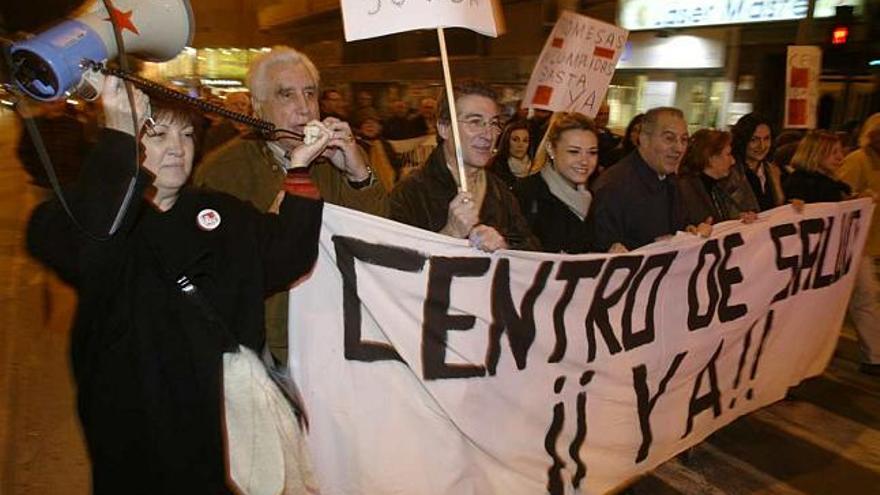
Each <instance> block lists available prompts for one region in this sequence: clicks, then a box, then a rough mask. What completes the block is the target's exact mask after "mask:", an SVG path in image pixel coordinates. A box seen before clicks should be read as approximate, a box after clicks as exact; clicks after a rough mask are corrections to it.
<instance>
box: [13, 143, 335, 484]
mask: <svg viewBox="0 0 880 495" xmlns="http://www.w3.org/2000/svg"><path fill="white" fill-rule="evenodd" d="M134 146H135V143H134V140H133V138H132V137H131V136H128V135H126V134H122V133H119V132H115V131H105V132H104V134H103V135H102V139H101V141H100V142H99V144H98V146H97V147H96V149H95V150H94V151H93V153H92V155H91V157H90V159H89V160H87V162H86V165H85V169H84V172H83V176H82V177H81V180H80V183H79V184H78V187H77V189H75V190H73V191H71V192H70V194H69V199H70V201H71V204H72V207H73V210H74V213H75V214H76V215H77V217H78V219H79V220H80V221H81V222H82V223H83V225H84V226H85V227H86V228H88V229H89V231H91V232H93V233H99V232H102V231H103V232H107V230H108V225H110V223H111V222H112V219H113V218H114V215H115V212H116V208H117V207H118V204H119V198H120V197H121V195H122V191H124V189H125V186H126V184H127V183H128V180H127V179H128V176H129V175H130V174H131V171H132V168H133V164H134V163H135V156H134V149H135V148H134ZM148 180H149V179H148V178H147V174H145V173H143V172H142V173H140V174H139V178H138V181H137V183H136V187H135V189H134V194H135V195H134V196H133V197H134V198H135V199H134V200H133V201H132V203H131V206H130V207H129V208H128V210H127V212H126V214H125V216H124V219H123V222H122V224H121V225H122V226H121V228H120V229H119V231H118V232H117V233H116V234H115V235H114V236H113V237H112V238H111V239H109V240H106V241H100V240H93V239H90V238H88V237H86V236H84V235H83V234H82V233H80V232H79V231H78V230H77V229H76V228H75V227H74V226H73V224H72V223H71V221H70V219H69V218H68V217H67V216H66V215H65V213H64V212H63V210H62V209H61V208H60V207H59V205H58V204H57V203H56V202H54V201H53V202H48V203H44V204H43V205H41V206H40V207H38V209H37V210H36V211H35V213H34V215H33V217H32V218H31V221H30V224H29V226H28V247H29V249H30V251H31V252H32V253H33V254H34V255H35V256H36V257H37V258H39V259H41V260H42V261H44V262H45V263H47V264H48V265H50V266H51V267H53V268H54V269H55V270H57V271H58V272H59V274H60V275H61V276H62V277H63V278H65V279H67V280H69V281H71V282H72V283H73V284H74V285H75V287H76V289H77V292H78V295H79V307H78V310H77V314H76V319H75V322H74V328H73V333H72V345H71V353H72V361H73V369H74V375H75V379H76V385H77V401H78V409H79V415H80V420H81V421H82V425H83V431H84V432H85V436H86V441H87V444H88V449H89V455H90V457H91V459H92V468H93V476H92V480H93V484H94V492H95V493H107V494H117V493H128V494H132V493H136V494H148V493H149V494H156V493H198V494H201V493H204V494H211V495H214V494H218V493H228V489H227V488H226V479H225V469H224V449H223V437H222V427H221V425H222V421H221V406H222V397H223V396H222V384H221V383H222V382H221V371H222V370H221V368H222V354H223V352H226V351H230V350H234V349H236V348H237V345H238V344H242V345H245V346H247V347H250V348H251V349H254V350H255V351H259V350H260V349H261V347H262V345H263V341H264V327H263V298H264V296H265V295H266V294H267V293H268V292H270V291H273V290H275V291H277V290H283V289H284V288H285V287H287V285H288V284H289V283H291V282H292V281H294V280H295V279H296V278H298V277H300V276H302V275H304V274H305V273H307V271H308V270H309V269H310V268H311V266H312V265H313V263H314V261H315V259H316V257H317V238H318V233H319V230H320V225H321V211H322V203H321V202H317V201H312V200H307V199H303V198H295V197H287V198H286V199H285V200H284V201H283V202H282V205H281V211H280V214H278V215H271V214H261V213H258V212H257V211H256V210H255V209H254V208H253V207H251V206H250V205H248V204H246V203H243V202H241V201H239V200H237V199H235V198H233V197H231V196H228V195H224V194H220V193H209V192H204V191H198V190H184V191H183V192H182V193H181V195H180V197H179V198H178V200H177V202H176V203H175V204H174V206H173V208H171V209H170V210H168V211H166V212H164V213H160V212H159V211H157V210H155V209H154V208H153V207H152V205H151V204H150V203H148V202H146V201H145V200H142V199H141V198H142V196H143V192H144V190H145V188H146V186H147V185H148ZM206 209H213V210H215V211H216V212H217V213H218V214H219V216H220V224H219V226H217V227H216V228H215V229H213V230H203V229H202V228H200V227H199V224H198V222H197V220H196V218H197V216H198V215H199V213H201V212H204V211H205V210H206ZM180 275H186V276H187V277H189V278H190V279H191V280H192V281H193V282H194V283H195V284H196V286H198V287H199V288H200V289H201V292H202V293H203V294H204V296H205V298H206V299H207V300H208V302H209V303H210V304H211V306H213V308H214V309H215V310H216V312H217V313H218V314H219V316H220V318H221V319H222V320H223V321H224V323H225V325H224V327H225V328H218V326H216V325H214V324H212V323H211V322H210V321H209V319H208V318H207V317H206V315H205V313H204V311H203V310H202V309H200V308H199V307H197V306H196V305H195V304H193V302H192V301H190V300H188V299H187V298H186V297H185V296H183V295H182V294H181V293H180V291H179V290H178V289H177V287H176V286H175V284H174V280H175V279H176V278H177V277H178V276H180Z"/></svg>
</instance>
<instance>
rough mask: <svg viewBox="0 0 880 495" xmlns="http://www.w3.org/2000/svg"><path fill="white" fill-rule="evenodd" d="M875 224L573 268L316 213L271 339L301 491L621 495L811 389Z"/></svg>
mask: <svg viewBox="0 0 880 495" xmlns="http://www.w3.org/2000/svg"><path fill="white" fill-rule="evenodd" d="M873 208H874V206H873V204H872V203H871V201H869V200H867V199H862V200H855V201H849V202H845V203H821V204H812V205H806V208H805V210H804V212H803V213H796V212H795V211H794V210H793V209H792V208H791V207H790V206H784V207H780V208H777V209H775V210H772V211H769V212H763V213H761V216H760V221H758V222H755V223H752V224H748V225H747V224H743V223H742V222H735V221H734V222H724V223H720V224H717V225H715V232H714V234H713V235H712V236H711V237H710V238H708V239H705V238H701V237H697V236H693V235H690V234H679V235H678V236H676V237H674V238H672V239H669V240H666V241H661V242H657V243H654V244H651V245H649V246H645V247H643V248H641V249H638V250H636V251H632V252H630V253H626V254H622V255H609V254H587V255H580V256H572V255H556V254H546V253H526V252H519V251H509V252H500V253H494V254H486V253H483V252H480V251H477V250H476V249H473V248H471V247H470V246H469V245H468V242H467V241H466V240H462V239H454V238H451V237H446V236H443V235H440V234H436V233H433V232H427V231H424V230H419V229H416V228H413V227H409V226H406V225H402V224H399V223H395V222H392V221H389V220H386V219H382V218H378V217H373V216H370V215H367V214H365V213H361V212H356V211H352V210H347V209H344V208H341V207H338V206H334V205H331V204H327V205H325V209H324V218H323V225H322V232H321V237H320V248H319V258H318V262H317V265H316V266H315V269H314V271H313V272H312V274H311V276H310V278H309V279H307V280H306V281H304V282H303V283H302V284H300V285H299V286H298V287H296V288H295V289H293V290H292V291H291V299H290V301H291V306H290V333H289V335H290V342H289V344H290V349H291V353H290V356H291V357H290V363H289V364H290V366H291V370H292V373H293V376H294V378H295V379H296V381H297V383H298V384H299V386H300V387H301V391H302V393H303V397H304V399H305V404H306V408H307V409H308V412H309V418H310V429H309V436H308V443H309V448H310V451H311V453H312V458H313V461H314V467H315V472H316V475H317V477H318V481H319V485H320V487H321V492H322V493H324V494H329V495H336V494H339V495H342V494H353V493H363V494H383V493H406V494H418V495H445V494H451V493H455V494H458V493H467V494H484V493H503V494H507V495H534V494H536V493H547V494H551V495H563V494H573V493H584V494H601V493H607V492H609V491H611V490H613V489H615V488H616V487H619V486H620V485H621V484H622V483H625V482H627V481H628V480H631V479H633V478H634V477H635V476H638V475H639V474H641V473H644V472H646V471H649V470H651V469H653V468H654V467H656V466H657V465H659V464H661V463H663V462H665V461H667V460H668V459H670V458H672V457H673V456H675V455H676V454H677V453H678V452H681V451H683V450H685V449H687V448H688V447H690V446H693V445H695V444H697V443H699V442H700V441H702V440H703V439H705V438H706V437H707V436H708V435H710V434H711V433H712V432H714V431H716V430H718V429H719V428H721V427H723V426H724V425H726V424H728V423H730V422H731V421H733V420H735V419H736V418H738V417H740V416H742V415H744V414H747V413H749V412H751V411H754V410H756V409H758V408H760V407H763V406H765V405H767V404H770V403H772V402H775V401H777V400H779V399H781V398H783V397H784V396H785V393H786V391H787V389H788V387H791V386H793V385H796V384H797V383H799V382H800V381H801V380H803V379H804V378H807V377H810V376H815V375H817V374H820V373H821V372H822V371H823V369H824V368H825V366H826V364H827V363H828V361H829V359H830V358H831V356H832V354H833V351H834V348H835V345H836V343H837V338H838V335H839V333H840V327H841V323H842V321H843V317H844V314H845V312H846V307H847V301H848V299H849V295H850V292H851V291H852V287H853V283H854V281H855V276H856V273H857V272H858V266H859V262H860V259H861V253H862V250H863V246H864V243H865V239H866V237H867V234H868V230H869V229H868V226H869V225H870V222H871V214H872V210H873Z"/></svg>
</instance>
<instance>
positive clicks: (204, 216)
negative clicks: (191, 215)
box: [196, 208, 220, 231]
mask: <svg viewBox="0 0 880 495" xmlns="http://www.w3.org/2000/svg"><path fill="white" fill-rule="evenodd" d="M196 223H197V224H198V225H199V228H200V229H202V230H207V231H211V230H214V229H216V228H217V227H219V226H220V214H219V213H217V210H212V209H210V208H205V209H204V210H202V211H200V212H199V214H198V216H196Z"/></svg>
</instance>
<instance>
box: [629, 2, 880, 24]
mask: <svg viewBox="0 0 880 495" xmlns="http://www.w3.org/2000/svg"><path fill="white" fill-rule="evenodd" d="M862 3H863V0H816V8H815V11H814V12H813V16H814V17H832V16H834V13H835V7H837V6H845V5H850V6H853V7H855V9H856V12H859V11H860V10H861V6H862ZM809 4H810V2H809V0H671V1H658V0H620V17H619V24H620V26H621V27H623V28H626V29H629V30H638V29H661V28H677V27H693V26H712V25H719V24H745V23H752V22H767V21H786V20H794V19H803V18H804V17H806V16H807V10H808V9H809Z"/></svg>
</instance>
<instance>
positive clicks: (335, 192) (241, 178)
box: [194, 47, 388, 363]
mask: <svg viewBox="0 0 880 495" xmlns="http://www.w3.org/2000/svg"><path fill="white" fill-rule="evenodd" d="M319 82H320V76H319V74H318V70H317V69H316V68H315V65H314V64H313V63H312V61H311V60H309V58H308V57H307V56H305V55H304V54H302V53H300V52H298V51H297V50H294V49H293V48H289V47H275V48H273V49H272V51H271V52H269V53H267V54H265V55H263V56H261V57H259V58H258V59H256V60H254V62H253V63H252V64H251V67H250V69H249V70H248V75H247V83H248V87H249V89H250V91H251V101H252V103H253V107H254V113H255V115H257V116H258V117H260V118H262V119H264V120H267V121H269V122H272V123H273V124H275V126H276V128H277V129H285V130H289V131H293V132H294V133H296V134H298V135H300V136H302V135H304V134H305V133H306V126H307V125H309V124H311V125H309V127H310V128H314V127H318V128H319V129H320V130H321V132H323V133H326V134H328V135H329V136H326V137H325V138H322V139H321V140H320V141H321V142H322V145H321V146H314V145H305V144H304V143H303V141H302V139H301V138H293V137H289V136H287V135H285V134H283V133H279V134H278V136H279V139H278V140H275V141H265V140H262V139H259V138H257V137H254V136H243V137H239V138H236V139H234V140H232V141H230V142H229V143H227V144H226V145H224V146H222V147H220V148H218V149H216V150H214V151H213V152H211V153H210V154H209V155H208V156H206V157H205V159H204V160H203V161H202V163H201V164H200V165H199V166H198V167H197V168H196V171H195V175H194V183H195V184H196V185H197V186H201V187H207V188H210V189H215V190H218V191H223V192H226V193H229V194H232V195H233V196H236V197H238V198H239V199H242V200H244V201H250V202H251V203H253V204H254V206H256V207H257V208H258V209H260V210H261V211H270V210H272V208H273V205H274V204H276V201H277V199H278V198H279V197H280V194H281V191H283V190H285V189H287V190H288V191H290V192H294V193H297V192H299V193H302V194H304V195H311V194H316V195H320V196H321V197H323V199H324V200H325V201H327V202H328V203H333V204H337V205H340V206H345V207H347V208H352V209H356V210H360V211H364V212H367V213H371V214H374V215H380V216H387V213H388V198H387V195H386V193H385V190H384V188H383V187H382V185H381V184H380V183H379V181H377V180H375V179H374V177H373V171H372V169H371V168H370V166H369V163H368V158H367V156H366V155H365V154H364V153H363V151H361V149H360V147H359V146H358V145H357V143H356V142H355V140H354V135H353V133H352V131H351V128H350V127H349V126H348V124H347V123H346V122H343V121H341V120H339V119H336V118H332V117H328V118H327V119H324V121H319V120H318V119H319V109H318V97H319V91H318V84H319ZM327 137H328V138H329V139H326V138H327ZM285 186H287V187H285ZM266 339H267V341H268V343H269V348H270V350H271V351H272V354H273V355H274V356H275V357H276V358H277V359H279V360H280V361H281V362H284V363H286V361H287V293H286V292H282V293H279V294H276V295H274V296H271V297H269V298H268V299H267V300H266Z"/></svg>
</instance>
